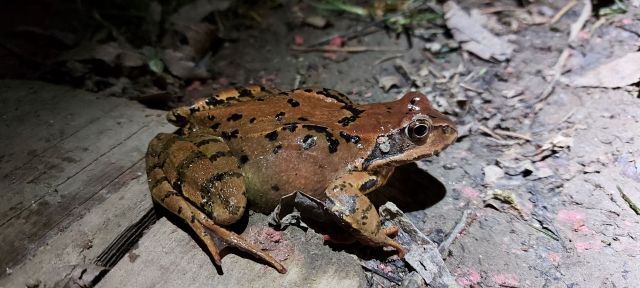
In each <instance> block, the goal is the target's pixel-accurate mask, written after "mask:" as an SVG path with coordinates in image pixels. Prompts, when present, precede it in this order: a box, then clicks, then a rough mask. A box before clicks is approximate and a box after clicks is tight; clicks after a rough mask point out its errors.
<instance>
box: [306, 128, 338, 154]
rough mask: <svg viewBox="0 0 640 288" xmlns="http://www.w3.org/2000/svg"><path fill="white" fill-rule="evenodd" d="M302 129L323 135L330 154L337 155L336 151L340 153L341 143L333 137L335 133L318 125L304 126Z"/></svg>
mask: <svg viewBox="0 0 640 288" xmlns="http://www.w3.org/2000/svg"><path fill="white" fill-rule="evenodd" d="M302 127H303V128H305V129H307V130H310V131H315V132H318V133H323V134H324V135H325V137H326V139H327V144H328V147H329V153H335V152H336V151H338V146H339V145H340V141H338V139H336V138H335V137H333V133H331V132H329V129H328V128H327V127H323V126H318V125H302Z"/></svg>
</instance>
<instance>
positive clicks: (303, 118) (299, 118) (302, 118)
mask: <svg viewBox="0 0 640 288" xmlns="http://www.w3.org/2000/svg"><path fill="white" fill-rule="evenodd" d="M298 120H300V121H309V119H308V118H305V117H298Z"/></svg>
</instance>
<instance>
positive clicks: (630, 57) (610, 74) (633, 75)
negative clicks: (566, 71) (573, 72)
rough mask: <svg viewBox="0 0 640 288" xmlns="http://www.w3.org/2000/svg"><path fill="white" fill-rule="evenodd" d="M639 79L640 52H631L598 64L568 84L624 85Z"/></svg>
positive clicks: (586, 85) (609, 86)
mask: <svg viewBox="0 0 640 288" xmlns="http://www.w3.org/2000/svg"><path fill="white" fill-rule="evenodd" d="M638 81H640V52H632V53H629V54H627V55H625V56H622V57H621V58H618V59H615V60H612V61H610V62H609V63H606V64H603V65H601V66H598V67H596V68H594V69H592V70H591V71H589V72H587V73H585V74H584V75H582V76H579V77H575V78H573V79H572V80H570V81H569V84H570V85H572V86H575V87H607V88H617V87H624V86H628V85H631V84H634V83H636V82H638Z"/></svg>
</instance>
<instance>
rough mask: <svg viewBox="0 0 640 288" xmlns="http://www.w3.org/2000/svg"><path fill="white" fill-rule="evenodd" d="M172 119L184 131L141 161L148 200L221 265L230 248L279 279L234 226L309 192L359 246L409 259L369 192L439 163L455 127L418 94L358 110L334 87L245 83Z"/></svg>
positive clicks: (162, 138) (157, 140) (151, 148)
mask: <svg viewBox="0 0 640 288" xmlns="http://www.w3.org/2000/svg"><path fill="white" fill-rule="evenodd" d="M167 120H168V121H169V122H170V123H172V124H174V125H175V126H177V127H178V130H177V131H176V132H175V133H160V134H158V135H156V136H155V137H154V138H153V139H152V140H151V141H150V143H149V145H148V150H147V153H146V156H145V161H146V172H147V178H148V184H149V190H150V192H151V197H152V199H153V201H154V202H155V203H157V204H159V205H160V206H162V207H164V208H166V209H167V210H168V211H170V212H171V213H173V214H175V215H177V216H178V217H179V219H182V220H184V221H185V222H186V223H187V224H188V225H189V226H190V228H191V229H193V231H194V232H195V234H196V235H197V237H198V238H200V240H201V241H202V243H203V244H204V246H205V247H206V250H208V253H209V254H210V256H211V258H212V260H213V262H214V263H215V265H217V266H218V267H221V256H220V249H221V248H223V247H227V246H232V247H235V248H237V249H240V250H243V251H245V252H247V253H249V254H251V255H253V256H254V257H256V258H257V259H260V260H262V261H263V262H265V263H266V264H268V265H270V266H272V267H273V268H275V270H277V271H278V272H280V273H286V271H287V269H286V268H285V266H284V265H282V263H280V261H277V260H276V259H274V258H273V257H272V256H271V255H270V254H269V253H268V252H266V251H263V250H261V249H260V248H259V247H258V246H257V245H255V244H253V243H251V242H249V241H247V240H246V239H244V238H243V237H242V236H240V235H239V234H237V233H235V232H234V231H233V230H232V229H230V228H229V225H231V224H234V223H236V222H238V221H239V220H240V219H242V217H244V215H245V214H246V213H248V212H247V211H249V210H250V211H254V212H257V213H263V214H268V213H270V212H271V211H273V210H274V209H275V208H276V207H277V206H278V205H279V204H280V203H281V201H282V199H284V198H286V197H287V196H290V195H292V193H304V195H307V196H308V197H310V198H311V199H314V200H315V201H317V202H318V203H321V204H322V209H323V213H326V214H327V215H329V219H332V221H333V222H334V223H335V224H336V227H339V228H340V229H342V230H343V232H344V233H346V234H347V235H348V236H349V239H352V240H353V242H359V243H361V244H363V245H365V246H370V247H387V248H391V249H395V252H396V253H397V255H398V256H399V257H400V258H402V257H404V255H405V253H406V250H405V248H404V247H402V245H400V244H399V243H398V242H397V241H396V240H394V236H395V235H396V234H397V233H398V227H395V226H389V227H382V224H381V220H380V216H379V215H378V212H377V210H376V209H375V207H374V205H373V204H372V202H371V201H370V200H369V199H368V198H367V194H369V193H370V192H372V191H375V190H376V189H378V188H379V187H381V186H383V185H384V184H385V182H386V181H387V179H389V177H390V176H391V175H392V174H393V171H394V169H395V167H398V166H399V165H403V164H406V163H410V162H414V161H417V160H420V159H423V158H426V157H430V156H436V155H438V154H439V153H440V152H442V151H443V150H444V149H445V148H447V147H448V146H450V145H451V144H453V143H454V142H455V140H456V138H457V130H456V125H455V123H454V122H453V121H452V120H451V119H449V118H448V117H447V116H446V115H444V114H443V113H441V112H439V111H438V110H436V109H435V108H434V107H433V106H432V104H431V102H430V101H429V100H428V98H427V97H426V96H425V95H423V94H421V93H419V92H407V93H406V94H405V95H403V96H402V97H400V98H399V99H397V100H394V101H390V102H383V103H369V104H361V105H358V104H356V103H354V102H353V101H351V100H350V99H349V97H347V96H346V95H345V94H343V93H341V92H338V91H336V90H333V89H328V88H315V87H312V88H298V89H293V90H285V91H281V90H278V89H275V88H266V87H263V86H259V85H248V86H244V87H232V88H226V89H222V90H218V91H217V92H214V93H212V95H210V96H208V97H204V98H202V99H199V100H196V101H195V102H194V103H193V104H192V105H187V106H181V107H178V108H175V109H173V110H171V111H169V112H168V113H167ZM325 236H326V238H325V239H329V240H330V239H331V238H330V237H329V236H328V235H325Z"/></svg>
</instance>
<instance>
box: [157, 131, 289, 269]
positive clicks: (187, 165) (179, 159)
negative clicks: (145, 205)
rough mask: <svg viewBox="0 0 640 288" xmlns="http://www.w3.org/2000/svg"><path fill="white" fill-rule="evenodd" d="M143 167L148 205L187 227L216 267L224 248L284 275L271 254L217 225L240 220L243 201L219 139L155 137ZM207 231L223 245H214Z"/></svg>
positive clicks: (237, 174) (231, 161) (231, 160)
mask: <svg viewBox="0 0 640 288" xmlns="http://www.w3.org/2000/svg"><path fill="white" fill-rule="evenodd" d="M146 164H147V176H148V178H149V188H150V190H151V195H152V198H153V200H154V201H155V202H157V203H159V204H160V205H162V206H163V207H165V208H166V209H167V210H169V211H170V212H172V213H173V214H175V215H177V216H179V217H180V218H182V219H183V220H184V221H186V222H187V224H189V226H190V227H191V228H192V229H193V230H194V231H195V232H196V234H197V235H198V237H199V238H200V239H201V240H202V241H203V242H204V244H205V245H206V247H207V249H208V250H209V253H211V256H212V257H213V259H214V261H215V262H216V264H217V265H220V263H221V262H220V260H221V257H220V253H219V247H218V246H219V245H221V244H222V245H225V244H226V245H230V246H235V247H237V248H239V249H241V250H244V251H246V252H248V253H250V254H252V255H254V256H256V257H259V258H261V259H263V260H264V261H266V262H267V263H269V264H270V265H271V266H273V267H274V268H276V270H278V272H280V273H285V272H286V269H285V268H284V266H282V264H280V263H279V262H278V261H276V260H275V259H273V257H271V255H269V254H268V253H266V252H264V251H262V250H261V249H259V248H258V247H256V246H255V245H253V244H252V243H250V242H248V241H246V240H245V239H244V238H242V237H241V236H240V235H238V234H236V233H233V232H231V231H229V230H227V229H225V228H224V227H222V226H221V225H229V224H232V223H234V222H236V221H237V220H239V219H240V218H241V217H242V216H243V215H244V210H245V206H246V202H247V199H246V196H245V189H244V182H243V179H242V174H241V173H240V172H239V170H238V160H237V159H235V157H234V156H233V155H231V153H230V151H229V149H228V147H227V145H226V143H224V141H223V140H222V139H220V138H219V137H215V136H210V135H189V136H178V135H174V134H159V135H157V136H156V137H155V138H154V139H153V140H152V141H151V143H150V144H149V149H148V151H147V155H146ZM207 229H209V230H210V231H211V232H213V233H214V234H215V235H216V236H218V238H217V239H216V240H221V241H222V242H215V241H214V238H212V237H211V235H209V233H208V232H207Z"/></svg>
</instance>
